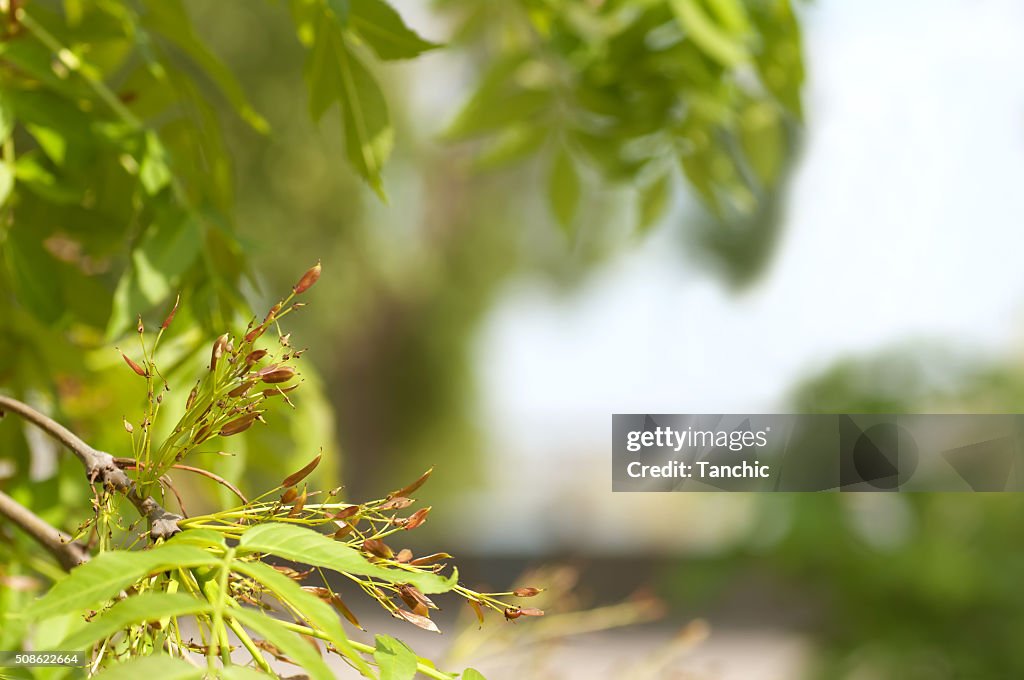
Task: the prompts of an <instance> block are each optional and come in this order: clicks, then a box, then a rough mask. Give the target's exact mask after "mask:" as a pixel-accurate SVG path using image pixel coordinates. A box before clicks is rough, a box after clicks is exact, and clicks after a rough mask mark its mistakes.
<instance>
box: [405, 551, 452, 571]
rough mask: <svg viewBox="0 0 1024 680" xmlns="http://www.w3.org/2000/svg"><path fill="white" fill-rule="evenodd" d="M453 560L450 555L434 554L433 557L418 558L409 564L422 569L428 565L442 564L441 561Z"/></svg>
mask: <svg viewBox="0 0 1024 680" xmlns="http://www.w3.org/2000/svg"><path fill="white" fill-rule="evenodd" d="M451 558H452V556H451V555H449V554H448V553H443V552H441V553H434V554H433V555H424V556H423V557H417V558H416V559H414V560H413V561H411V562H409V564H413V565H415V566H417V567H422V566H424V565H427V564H434V563H435V562H440V561H441V560H450V559H451Z"/></svg>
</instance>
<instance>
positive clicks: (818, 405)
mask: <svg viewBox="0 0 1024 680" xmlns="http://www.w3.org/2000/svg"><path fill="white" fill-rule="evenodd" d="M791 403H792V410H793V412H796V413H1019V412H1020V411H1021V408H1022V406H1024V370H1022V369H1021V367H1020V366H1016V365H999V364H985V363H982V362H979V361H977V360H976V359H972V358H971V357H970V356H969V355H967V354H965V353H962V352H954V351H950V350H947V349H943V348H941V347H938V346H927V345H922V344H916V345H913V346H904V347H897V348H894V349H892V350H890V351H887V352H883V353H880V354H878V355H875V356H869V357H864V358H858V359H854V358H851V359H847V360H843V361H840V362H838V363H837V364H836V365H835V366H833V367H831V368H829V369H827V370H825V371H823V372H822V373H820V374H819V375H816V376H813V377H811V378H809V379H808V380H806V381H805V382H803V383H802V384H801V385H799V386H797V388H796V389H795V390H794V394H793V397H792V400H791ZM758 503H759V506H760V508H759V512H758V521H757V522H755V523H754V524H753V526H752V527H751V529H750V533H749V536H748V537H747V539H745V540H744V541H743V543H742V544H740V545H738V546H735V547H734V549H732V550H730V551H728V553H727V554H724V555H722V556H719V557H718V558H716V559H714V560H710V561H708V562H707V563H705V564H691V565H689V566H688V567H687V570H686V576H685V581H686V584H687V586H686V588H684V587H683V586H682V584H680V585H679V586H678V587H674V589H675V590H676V592H677V593H679V594H680V595H683V594H684V590H685V591H686V592H685V597H686V598H687V600H688V601H689V602H691V603H693V602H695V601H697V599H701V600H703V601H704V602H708V601H709V599H708V598H713V597H714V593H715V592H716V588H717V589H718V590H717V592H719V593H721V590H720V589H721V588H723V587H735V584H736V583H739V582H742V581H743V580H744V579H745V578H751V577H754V575H756V578H757V580H758V582H759V583H764V582H766V581H767V582H769V583H772V588H771V590H772V592H776V593H786V594H787V595H786V600H785V601H784V602H780V603H779V604H778V605H777V607H776V608H775V609H774V610H773V611H772V612H771V613H770V614H768V616H770V617H778V618H772V619H771V625H775V626H787V625H789V626H795V627H797V628H798V629H800V631H801V632H802V633H804V634H807V635H809V636H810V637H811V638H812V639H813V640H814V642H815V648H814V656H813V658H812V667H811V674H810V677H815V678H829V679H835V678H849V679H851V680H852V679H854V678H863V677H872V678H881V679H885V680H888V679H893V680H895V679H896V678H900V679H905V678H912V679H916V678H920V679H922V680H923V679H924V678H929V679H938V678H950V679H952V678H979V679H982V678H984V679H988V678H992V679H996V678H1011V677H1019V676H1021V675H1022V674H1024V653H1022V651H1021V646H1020V644H1019V639H1020V636H1021V634H1022V633H1024V593H1022V592H1021V589H1020V588H1019V587H1018V584H1017V583H1016V578H1015V575H1016V574H1017V569H1018V567H1021V566H1024V525H1022V523H1021V522H1020V517H1021V514H1022V513H1024V498H1021V496H1020V494H1014V493H1006V494H985V493H901V494H886V493H878V494H768V495H765V496H762V497H760V498H758ZM676 577H678V574H676ZM693 589H699V590H701V591H702V592H701V593H700V594H699V595H698V594H697V593H696V592H694V590H693ZM796 612H802V614H798V615H796V616H795V620H793V621H788V622H787V621H785V620H784V617H785V616H786V615H787V613H788V614H789V615H790V616H793V615H794V613H796ZM753 615H754V616H756V614H753Z"/></svg>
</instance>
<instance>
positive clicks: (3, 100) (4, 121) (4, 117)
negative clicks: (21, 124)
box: [0, 91, 15, 141]
mask: <svg viewBox="0 0 1024 680" xmlns="http://www.w3.org/2000/svg"><path fill="white" fill-rule="evenodd" d="M14 122H15V118H14V106H13V105H12V104H11V98H10V97H9V96H8V95H7V94H6V92H4V91H0V141H6V140H7V138H8V137H10V136H11V133H12V132H14Z"/></svg>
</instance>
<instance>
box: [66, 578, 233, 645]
mask: <svg viewBox="0 0 1024 680" xmlns="http://www.w3.org/2000/svg"><path fill="white" fill-rule="evenodd" d="M212 609H213V607H212V606H211V605H210V603H209V602H207V601H206V600H202V599H199V598H196V597H193V596H191V595H185V594H183V593H165V592H144V593H140V594H139V595H135V596H133V597H128V598H126V599H124V600H121V601H120V602H118V603H117V604H115V605H114V606H113V607H111V608H110V609H108V610H107V611H105V612H104V613H103V614H102V615H100V616H98V617H96V618H94V619H93V620H92V621H90V622H89V623H87V624H86V625H85V628H82V629H81V630H78V631H76V632H74V633H72V634H71V635H70V636H68V637H67V638H65V640H64V641H63V642H62V643H61V648H62V649H86V648H88V647H91V646H92V645H93V644H94V643H96V642H99V641H100V640H103V639H105V638H108V637H110V636H111V635H114V634H115V633H117V632H118V631H119V630H122V629H124V628H127V627H128V626H132V625H135V624H139V623H146V622H148V621H158V620H160V619H162V618H164V617H170V616H186V615H189V614H200V613H204V612H208V611H211V610H212Z"/></svg>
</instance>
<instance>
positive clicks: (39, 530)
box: [0, 491, 89, 571]
mask: <svg viewBox="0 0 1024 680" xmlns="http://www.w3.org/2000/svg"><path fill="white" fill-rule="evenodd" d="M0 515H3V516H4V517H6V518H7V519H9V520H10V521H12V522H14V524H16V525H17V526H18V527H19V528H20V529H21V530H22V531H24V532H25V533H26V534H28V535H29V536H31V537H32V538H33V539H35V541H36V543H38V544H39V545H41V546H43V547H44V548H46V550H47V552H49V553H50V554H51V555H53V557H54V558H55V559H56V560H57V562H59V563H60V566H61V567H63V568H64V570H65V571H71V569H72V568H73V567H77V566H78V565H79V564H82V563H83V562H88V561H89V551H88V549H86V547H85V546H84V545H82V544H81V543H76V542H75V541H74V540H72V538H71V536H69V535H67V534H65V533H64V532H63V531H61V530H60V529H56V528H54V527H52V526H50V525H49V524H48V523H47V522H46V520H44V519H42V518H41V517H39V516H38V515H36V514H34V513H33V512H32V511H31V510H29V509H28V508H26V507H25V506H24V505H22V504H21V503H19V502H18V501H16V500H14V499H13V498H11V497H10V496H8V495H7V494H5V493H4V492H3V491H0Z"/></svg>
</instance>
